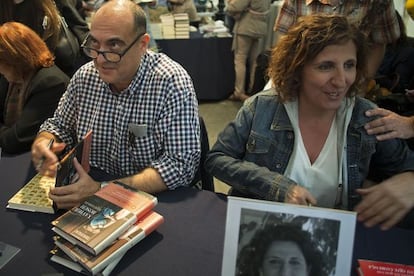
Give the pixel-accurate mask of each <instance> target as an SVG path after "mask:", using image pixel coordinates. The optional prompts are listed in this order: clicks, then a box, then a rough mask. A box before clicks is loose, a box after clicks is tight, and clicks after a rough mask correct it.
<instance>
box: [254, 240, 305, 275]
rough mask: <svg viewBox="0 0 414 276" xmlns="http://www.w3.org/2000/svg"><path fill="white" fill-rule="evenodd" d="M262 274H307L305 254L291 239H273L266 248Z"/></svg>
mask: <svg viewBox="0 0 414 276" xmlns="http://www.w3.org/2000/svg"><path fill="white" fill-rule="evenodd" d="M262 272H263V276H282V275H283V276H307V275H309V273H308V272H309V271H308V267H307V264H306V260H305V256H304V255H303V253H302V251H301V249H300V248H299V246H298V245H297V244H296V243H294V242H291V241H274V242H272V243H271V244H270V246H269V248H268V249H267V251H266V253H265V255H264V259H263V263H262Z"/></svg>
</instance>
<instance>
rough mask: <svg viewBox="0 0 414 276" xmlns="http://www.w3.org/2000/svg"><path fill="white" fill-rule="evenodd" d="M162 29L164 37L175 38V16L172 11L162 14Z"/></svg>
mask: <svg viewBox="0 0 414 276" xmlns="http://www.w3.org/2000/svg"><path fill="white" fill-rule="evenodd" d="M160 20H161V31H162V37H163V38H164V39H174V38H175V28H174V16H173V15H172V14H171V13H166V14H162V15H160Z"/></svg>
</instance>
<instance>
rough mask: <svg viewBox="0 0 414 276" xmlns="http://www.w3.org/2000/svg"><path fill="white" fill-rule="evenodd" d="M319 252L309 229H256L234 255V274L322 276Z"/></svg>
mask: <svg viewBox="0 0 414 276" xmlns="http://www.w3.org/2000/svg"><path fill="white" fill-rule="evenodd" d="M322 268H323V262H322V258H321V253H320V252H319V251H318V250H317V248H316V246H315V244H314V243H313V241H312V238H311V235H310V233H309V232H307V231H304V230H302V229H301V228H300V227H299V226H296V225H291V224H282V225H274V224H270V225H267V226H265V227H264V228H263V229H260V230H257V232H256V233H255V235H254V236H253V238H252V239H251V241H250V243H249V244H247V245H246V246H245V247H243V248H242V249H241V251H240V253H239V256H238V258H237V273H236V275H240V276H242V275H243V276H244V275H249V276H256V275H257V276H279V275H283V276H324V275H325V273H324V272H323V269H322Z"/></svg>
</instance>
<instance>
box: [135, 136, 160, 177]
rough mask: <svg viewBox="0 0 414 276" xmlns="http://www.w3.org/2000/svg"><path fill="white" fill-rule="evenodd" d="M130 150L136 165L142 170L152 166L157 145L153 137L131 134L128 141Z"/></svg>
mask: <svg viewBox="0 0 414 276" xmlns="http://www.w3.org/2000/svg"><path fill="white" fill-rule="evenodd" d="M128 151H129V154H130V158H131V159H132V160H133V162H134V165H135V166H137V167H138V168H139V169H140V170H141V169H143V168H146V167H148V166H150V165H151V162H152V161H153V159H154V156H156V150H155V145H154V142H153V139H151V137H136V136H134V135H131V136H130V138H129V141H128Z"/></svg>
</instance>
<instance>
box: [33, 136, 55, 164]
mask: <svg viewBox="0 0 414 276" xmlns="http://www.w3.org/2000/svg"><path fill="white" fill-rule="evenodd" d="M54 142H55V139H53V138H52V139H50V140H49V143H48V144H47V148H48V149H51V148H52V145H53V143H54ZM45 159H46V158H45V157H44V156H42V158H40V162H39V163H38V164H37V166H36V169H37V170H40V168H41V167H42V166H43V162H45Z"/></svg>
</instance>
